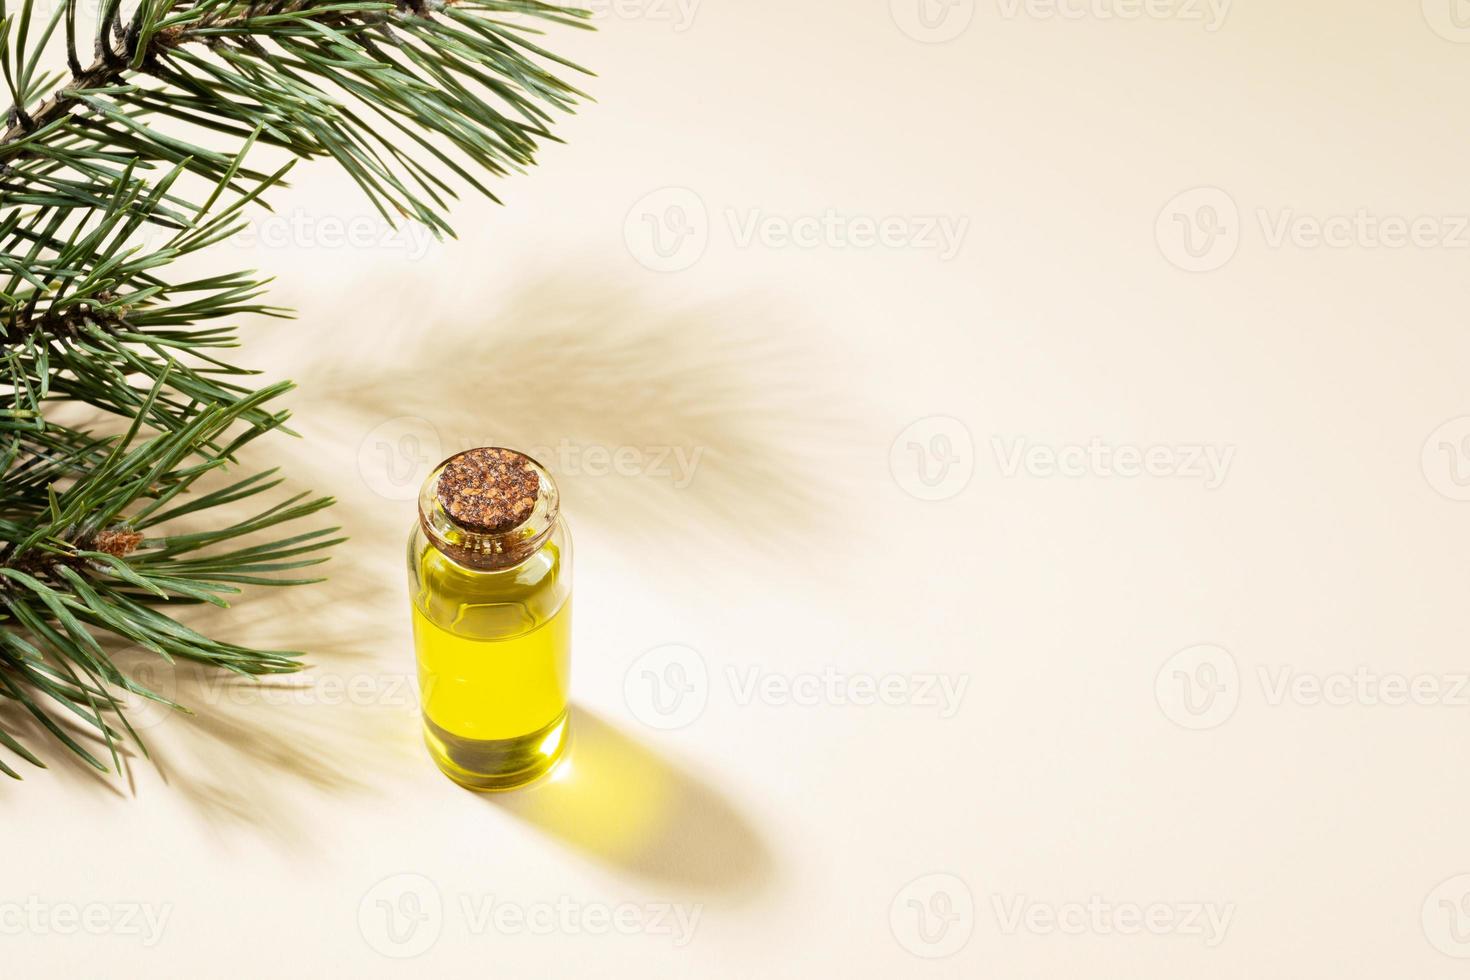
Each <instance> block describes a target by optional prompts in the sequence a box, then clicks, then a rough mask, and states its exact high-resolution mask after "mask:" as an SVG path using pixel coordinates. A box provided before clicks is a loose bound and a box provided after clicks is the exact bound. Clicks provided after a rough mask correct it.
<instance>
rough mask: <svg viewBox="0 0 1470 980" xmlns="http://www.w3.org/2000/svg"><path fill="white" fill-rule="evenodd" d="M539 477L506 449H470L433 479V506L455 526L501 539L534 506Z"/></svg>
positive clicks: (530, 464)
mask: <svg viewBox="0 0 1470 980" xmlns="http://www.w3.org/2000/svg"><path fill="white" fill-rule="evenodd" d="M540 489H541V477H540V475H539V474H538V472H537V469H536V464H535V463H534V462H532V461H531V459H530V457H528V456H524V455H522V454H521V453H518V452H513V451H512V450H509V449H472V450H470V451H469V452H465V453H460V454H459V455H458V456H455V457H454V458H453V459H451V460H450V461H449V463H448V464H447V465H446V466H445V467H444V471H443V473H442V474H440V476H439V490H438V497H439V503H440V504H442V505H443V506H444V510H445V511H446V512H447V513H448V514H449V516H450V517H451V518H452V519H453V520H454V522H455V523H456V524H458V525H459V526H460V527H462V528H464V529H465V530H467V531H473V532H476V533H479V534H503V533H505V532H506V531H511V530H514V529H515V528H517V527H519V526H520V525H521V524H523V523H525V521H526V518H528V517H530V516H531V512H532V510H534V509H535V507H536V497H537V495H538V494H539V493H540Z"/></svg>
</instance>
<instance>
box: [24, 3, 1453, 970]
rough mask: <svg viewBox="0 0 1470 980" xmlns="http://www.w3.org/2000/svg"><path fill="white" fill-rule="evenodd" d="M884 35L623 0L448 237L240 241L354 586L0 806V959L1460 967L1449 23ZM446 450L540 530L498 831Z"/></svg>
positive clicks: (266, 598) (896, 23) (1133, 24)
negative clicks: (123, 747) (438, 617)
mask: <svg viewBox="0 0 1470 980" xmlns="http://www.w3.org/2000/svg"><path fill="white" fill-rule="evenodd" d="M925 3H927V4H928V6H926V7H924V8H922V9H921V8H920V7H919V6H918V0H893V2H892V4H890V3H889V2H888V0H860V2H855V3H841V4H838V3H812V2H807V3H797V4H791V3H777V2H774V0H746V2H742V3H735V2H729V0H702V2H696V0H683V6H680V5H679V3H678V2H677V0H622V2H619V3H616V4H611V3H609V4H604V5H603V6H602V7H601V8H600V12H599V17H598V22H599V25H600V27H601V29H602V30H601V32H600V33H599V34H597V35H585V36H582V35H578V36H572V37H562V38H558V39H556V41H555V42H554V43H553V47H556V48H557V49H558V50H565V51H569V52H571V53H572V54H574V55H575V56H576V57H577V58H579V59H580V60H582V61H584V62H585V63H587V64H589V65H590V66H592V67H594V68H596V69H597V70H598V72H599V73H600V77H599V78H597V79H595V80H593V81H592V82H590V83H589V88H590V91H591V92H592V93H593V94H594V95H595V96H596V97H597V98H598V103H597V104H596V105H593V106H590V107H588V108H587V109H586V110H585V111H584V112H583V113H582V114H581V115H580V116H578V117H577V118H576V119H574V120H572V121H571V122H570V123H568V124H567V125H566V126H565V127H564V128H563V130H562V134H563V135H564V136H565V137H566V139H567V140H568V145H567V146H558V147H553V148H551V149H550V150H548V152H546V154H545V155H544V158H543V162H542V166H541V167H540V168H539V170H538V171H537V172H536V173H534V174H533V175H531V176H529V177H527V178H520V179H516V180H514V181H511V182H509V183H505V184H503V185H502V188H501V190H502V193H503V195H504V197H505V201H506V206H505V207H504V208H495V207H493V206H490V205H488V204H483V203H481V202H477V201H466V202H465V203H464V206H462V207H461V208H460V209H459V211H458V212H457V214H456V220H455V224H456V227H457V228H458V229H460V232H461V238H460V240H459V241H458V242H453V243H447V244H442V245H441V244H432V243H428V242H425V241H423V240H422V239H421V238H419V237H415V236H413V235H412V234H411V233H403V234H402V235H397V236H389V234H388V232H387V230H386V229H384V228H383V227H382V226H381V225H380V224H378V223H377V222H376V219H374V218H373V217H372V216H371V213H370V212H369V211H368V209H367V207H366V205H365V204H364V203H363V202H362V200H361V199H360V198H359V197H358V196H357V195H356V193H355V191H354V190H353V189H352V188H350V187H349V186H347V184H346V183H345V181H344V180H343V179H342V178H341V177H340V176H339V175H337V174H335V173H334V172H333V171H332V169H331V168H330V167H329V166H325V165H323V166H316V167H314V168H306V169H304V170H301V171H298V173H299V174H300V178H299V179H298V181H297V183H296V186H295V187H294V188H293V189H292V190H291V191H289V192H287V193H285V194H282V195H279V196H278V197H277V206H278V209H279V213H280V215H281V217H280V218H278V219H274V220H273V221H264V222H262V224H261V225H260V226H259V228H258V234H257V235H256V236H254V237H253V238H252V239H251V240H249V241H246V242H242V243H239V244H237V245H235V246H226V247H225V249H224V251H226V252H228V251H229V250H230V249H231V248H234V249H236V253H232V254H229V255H222V256H221V261H227V262H229V263H230V264H233V265H253V266H258V267H260V268H264V269H268V270H270V271H271V272H272V273H274V274H275V275H277V276H278V288H277V290H276V293H275V298H277V299H278V300H281V301H283V302H288V303H291V304H293V305H295V306H297V307H298V308H299V309H300V312H301V316H300V319H299V320H297V321H294V322H290V323H271V324H263V325H258V326H252V328H251V329H250V330H249V331H247V334H246V336H247V345H246V349H245V351H244V352H243V357H244V358H245V359H247V360H250V361H252V362H253V363H257V364H260V365H262V366H264V367H266V368H267V370H268V373H269V374H271V375H281V376H290V377H294V378H296V379H297V380H298V381H300V382H301V385H302V387H301V390H300V391H299V392H297V393H296V394H295V395H293V396H292V405H293V407H294V408H295V409H296V411H297V413H298V420H299V428H300V429H301V431H302V433H303V438H302V439H301V440H299V441H291V440H284V439H283V440H276V441H275V442H274V444H273V445H272V446H271V447H269V449H266V450H263V451H262V452H261V453H259V454H257V457H256V459H255V460H254V462H264V461H270V462H280V463H282V464H283V465H284V466H285V467H286V469H287V471H288V472H289V473H290V475H291V477H292V480H293V483H296V484H300V485H301V486H309V487H313V488H316V489H318V490H321V491H325V492H331V493H334V494H336V495H338V496H339V497H340V499H341V503H340V506H339V507H338V508H337V511H336V521H338V522H340V523H342V524H343V525H344V526H345V527H346V528H347V530H348V531H349V532H350V533H351V535H352V540H351V542H350V543H349V544H347V545H346V546H344V547H342V548H340V549H339V550H338V551H337V556H336V559H335V561H334V562H333V564H332V566H331V574H332V580H331V582H330V583H329V584H326V585H323V586H319V587H317V588H315V589H312V590H301V591H297V592H294V593H277V592H261V593H257V594H254V595H252V596H250V597H249V598H248V599H247V600H246V601H245V602H244V603H243V604H242V606H241V608H240V609H239V611H238V612H237V613H236V614H235V615H234V616H233V617H232V618H220V619H216V620H213V621H212V625H213V628H215V629H217V630H224V631H228V635H230V636H233V637H238V638H242V639H248V640H251V641H252V642H260V643H273V642H276V643H285V644H288V645H292V646H300V645H306V646H308V647H310V648H312V649H313V650H314V651H315V652H316V653H315V657H314V661H315V663H316V664H317V667H316V668H315V670H314V671H313V672H312V673H311V674H310V675H308V676H307V677H306V678H305V679H302V680H298V681H293V682H288V684H286V685H284V686H279V687H274V688H268V689H253V688H250V687H242V686H238V685H232V684H228V683H225V682H222V681H220V680H218V679H215V678H200V677H197V676H195V675H193V674H191V673H185V674H184V675H183V676H179V677H170V676H160V675H155V676H156V677H157V680H158V682H159V683H162V684H166V685H172V687H173V689H175V690H177V692H178V696H179V697H180V699H181V700H183V701H185V702H186V703H189V704H192V705H195V706H197V707H198V708H199V709H200V715H199V716H198V717H197V718H194V719H190V718H184V717H171V716H161V715H158V714H157V713H156V712H155V713H152V714H149V713H148V712H146V711H145V712H144V717H143V721H144V723H145V725H146V727H145V729H144V734H145V737H146V738H147V739H148V740H149V744H150V746H152V748H153V750H154V755H155V758H156V760H157V763H158V767H157V769H155V768H154V767H153V766H151V765H150V764H148V763H147V762H146V761H143V760H135V761H134V763H133V765H132V766H131V775H130V778H128V779H125V780H112V781H108V780H103V779H98V778H94V777H93V776H91V775H89V774H87V773H84V772H81V771H79V770H77V769H76V768H75V767H73V766H71V765H69V764H68V763H67V762H66V761H65V760H64V759H62V758H61V757H60V756H57V755H55V754H53V755H52V758H54V759H55V761H56V765H55V766H54V767H53V769H52V770H51V771H50V772H47V773H35V774H29V775H28V778H27V780H26V782H25V784H24V785H21V786H10V787H5V789H4V792H3V795H0V820H3V826H4V827H5V828H6V837H7V842H8V844H7V846H6V848H5V858H4V861H3V869H0V954H3V956H4V959H5V962H6V963H7V965H8V967H7V968H8V972H13V973H14V974H15V975H17V976H21V975H24V976H28V977H31V976H35V977H44V976H56V977H62V976H76V975H79V973H80V974H88V975H97V972H98V971H99V970H102V971H103V972H105V973H106V974H107V975H110V976H178V975H190V976H241V977H245V976H292V977H294V976H301V977H307V976H361V977H370V976H384V977H387V976H432V975H445V976H460V975H490V976H498V977H580V976H587V975H598V976H606V977H619V976H629V977H631V976H638V977H684V976H709V977H751V976H769V977H809V976H814V975H820V976H827V975H830V976H843V977H899V976H903V977H950V976H953V977H961V976H963V977H996V978H1028V977H1035V978H1042V977H1062V976H1097V977H1130V978H1131V977H1181V976H1187V977H1191V978H1200V980H1203V978H1214V977H1220V978H1224V977H1242V976H1250V977H1257V978H1264V977H1299V976H1332V977H1344V978H1345V977H1364V978H1368V977H1384V976H1414V977H1418V978H1426V980H1427V978H1434V977H1451V976H1460V975H1462V974H1463V971H1464V969H1465V962H1464V959H1465V958H1466V957H1470V878H1467V877H1462V876H1464V875H1466V874H1467V873H1470V843H1467V838H1466V832H1465V825H1464V819H1463V817H1464V814H1465V812H1466V810H1467V806H1470V783H1467V779H1466V777H1465V774H1464V768H1465V767H1464V765H1463V760H1464V754H1465V753H1464V749H1465V739H1466V734H1465V733H1466V731H1467V729H1466V719H1467V717H1470V685H1467V684H1466V681H1465V678H1466V676H1467V672H1470V656H1467V650H1466V644H1465V631H1464V626H1463V623H1464V610H1465V601H1464V595H1465V591H1466V588H1467V586H1470V563H1467V560H1466V557H1465V556H1466V554H1467V545H1470V502H1466V501H1467V500H1470V441H1467V437H1470V419H1467V417H1470V390H1467V387H1466V384H1465V377H1466V372H1467V369H1470V367H1467V366H1470V334H1467V333H1466V331H1465V329H1464V310H1465V306H1466V298H1467V296H1466V294H1467V283H1470V278H1467V276H1466V274H1465V273H1466V262H1467V260H1470V229H1467V225H1466V221H1467V219H1466V215H1467V214H1470V204H1467V201H1466V197H1465V190H1464V188H1465V173H1464V170H1465V160H1466V159H1470V130H1467V128H1466V127H1465V126H1464V125H1462V124H1461V121H1460V118H1459V117H1460V115H1461V108H1462V105H1463V100H1464V92H1465V90H1466V83H1467V81H1470V10H1466V9H1465V8H1464V5H1463V4H1460V5H1458V7H1457V6H1455V5H1453V4H1452V2H1451V0H1443V2H1437V0H1425V3H1424V4H1423V5H1422V7H1421V5H1420V4H1419V3H1417V2H1413V0H1403V2H1395V3H1367V2H1357V3H1327V2H1325V0H1323V2H1318V0H1297V2H1293V3H1273V2H1266V0H1237V2H1234V3H1230V4H1223V5H1222V4H1220V3H1216V4H1215V5H1214V6H1211V5H1210V4H1208V3H1204V2H1200V3H1193V2H1188V3H1186V2H1185V0H1176V2H1172V3H1170V2H1164V0H1152V2H1149V3H1136V2H1134V3H1130V2H1129V0H1085V2H1084V0H1066V2H1063V3H1061V4H1060V5H1059V6H1054V5H1048V4H1046V3H1044V2H1043V0H1033V2H1031V3H1026V2H1016V3H1012V2H1010V0H948V2H942V0H925ZM921 13H922V14H923V16H922V17H921V16H920V14H921ZM349 232H350V233H351V234H348V233H349ZM946 236H948V237H946ZM344 238H350V239H351V240H350V241H344ZM481 443H501V444H511V445H520V446H536V447H547V448H548V449H550V450H552V456H551V458H550V459H549V460H548V462H549V463H550V464H551V465H552V466H553V468H554V469H556V470H557V472H558V474H559V476H560V478H561V481H562V483H563V486H564V490H565V495H566V500H567V508H568V512H569V514H570V516H571V520H572V522H573V529H574V533H575V536H576V544H577V559H576V560H577V569H576V574H577V584H576V589H577V612H576V625H575V635H576V650H575V678H574V679H575V684H574V690H575V700H576V705H577V710H578V719H577V722H576V725H577V730H576V738H577V743H576V748H575V750H574V755H573V761H572V765H571V767H570V769H568V770H565V771H563V772H562V773H561V774H560V776H561V778H560V779H559V780H558V781H556V782H553V783H549V784H546V785H544V786H542V787H539V788H537V789H535V790H532V791H528V792H525V793H522V794H518V795H515V796H511V797H503V798H501V797H497V798H480V797H476V796H473V795H470V794H467V793H465V792H463V791H460V790H458V789H456V788H455V787H454V786H452V785H451V784H450V783H449V782H447V781H446V780H444V779H443V778H442V777H440V776H439V775H438V773H437V772H436V771H435V770H434V769H433V767H432V766H431V764H430V763H429V761H428V759H427V757H426V756H425V754H424V752H423V750H422V748H421V746H420V744H419V742H418V733H417V730H416V709H415V705H414V690H413V681H412V677H411V666H412V658H411V651H410V647H409V640H408V620H407V606H406V599H405V596H404V586H403V577H404V573H403V568H402V563H403V557H402V549H403V541H404V536H405V534H406V532H407V529H408V526H409V522H410V520H411V515H412V507H411V504H410V503H408V502H407V501H406V500H405V499H404V498H405V497H406V496H408V494H409V493H411V488H412V487H414V486H416V485H417V482H418V480H419V479H420V477H421V476H422V474H423V472H424V471H425V470H426V468H427V467H428V465H429V464H430V463H432V462H434V461H436V460H437V458H439V457H440V456H442V455H446V454H448V453H449V452H452V451H455V450H458V449H462V448H466V447H468V446H471V445H476V444H481ZM614 464H616V465H614ZM150 923H151V924H150Z"/></svg>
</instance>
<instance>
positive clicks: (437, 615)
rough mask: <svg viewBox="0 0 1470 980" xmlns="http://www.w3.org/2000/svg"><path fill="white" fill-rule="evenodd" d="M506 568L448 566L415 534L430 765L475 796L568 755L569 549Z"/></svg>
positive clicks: (540, 551) (551, 541)
mask: <svg viewBox="0 0 1470 980" xmlns="http://www.w3.org/2000/svg"><path fill="white" fill-rule="evenodd" d="M554 520H555V526H554V527H553V528H552V529H551V531H550V534H549V535H547V537H546V540H545V541H544V542H543V543H542V544H541V545H540V547H539V548H537V550H536V551H534V552H533V553H532V554H530V555H529V556H528V557H526V558H524V559H522V560H521V561H519V562H517V563H516V564H513V565H510V566H508V567H498V568H484V569H482V568H476V567H470V566H467V565H464V564H461V563H460V562H457V561H455V560H454V559H453V558H451V557H450V556H449V555H447V554H445V553H444V552H443V551H441V550H440V549H439V548H437V547H435V545H434V543H433V542H432V541H430V540H429V538H428V537H427V536H426V535H425V534H424V531H423V528H422V527H421V526H420V525H418V524H415V526H414V530H413V533H412V535H411V536H410V538H409V549H408V565H409V591H410V595H411V596H412V598H413V637H414V650H415V654H416V657H417V661H418V677H419V695H420V702H421V705H422V709H423V725H424V740H425V742H426V743H427V745H428V748H429V754H430V755H431V756H432V757H433V759H434V762H435V763H436V764H437V765H438V766H439V768H440V769H441V770H442V771H443V772H444V774H445V775H447V776H449V778H450V779H453V780H454V781H455V782H457V783H459V784H460V785H462V786H466V787H468V788H470V789H475V790H502V789H513V788H515V787H517V786H521V785H524V784H525V783H528V782H530V781H532V780H534V779H536V778H537V777H539V776H541V775H543V774H545V773H546V772H548V771H549V770H550V769H551V768H552V767H553V766H554V765H555V764H556V762H557V761H558V760H559V759H560V758H561V756H562V754H563V753H564V752H565V751H566V746H567V740H568V735H569V731H568V727H567V704H568V689H569V682H570V674H571V627H572V622H571V617H572V604H571V591H572V590H571V585H572V575H571V557H572V553H571V537H570V535H569V534H568V533H567V530H566V525H565V523H564V522H563V521H562V520H561V518H560V517H559V516H558V517H556V518H554Z"/></svg>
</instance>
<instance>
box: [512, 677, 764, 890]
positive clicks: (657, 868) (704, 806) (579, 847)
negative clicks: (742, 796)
mask: <svg viewBox="0 0 1470 980" xmlns="http://www.w3.org/2000/svg"><path fill="white" fill-rule="evenodd" d="M486 799H487V800H488V801H489V802H490V803H491V804H492V805H493V806H495V807H497V808H498V809H500V810H503V811H505V812H506V813H509V814H511V815H512V816H514V817H516V818H517V819H519V820H521V821H523V822H525V823H527V824H530V825H532V826H534V827H535V828H537V829H538V830H540V831H541V832H542V833H544V834H546V835H548V836H550V837H552V838H554V839H556V840H558V841H560V842H561V843H563V844H565V845H566V846H568V847H570V848H572V849H574V850H576V851H579V852H581V853H582V854H584V855H585V856H587V857H589V858H591V859H592V860H594V861H596V862H597V863H600V864H603V865H607V866H610V867H613V868H615V869H617V870H619V871H622V872H626V873H630V874H633V875H636V876H637V877H639V878H643V879H645V880H647V881H651V882H657V883H660V884H670V885H676V886H680V887H685V888H690V889H694V890H698V891H706V892H718V893H721V894H727V895H735V896H740V895H748V894H751V893H754V892H756V891H759V890H760V889H762V888H763V887H764V886H765V885H766V883H767V882H768V881H769V879H770V876H771V872H772V862H771V857H770V853H769V851H768V850H767V848H766V845H765V842H764V841H763V840H762V839H761V837H760V835H759V834H758V833H757V831H756V830H755V828H754V827H753V826H752V825H751V824H750V822H749V821H747V820H746V819H745V817H744V816H743V815H742V814H741V813H740V812H739V811H738V810H737V809H736V808H735V807H734V806H732V805H731V804H730V802H729V801H728V800H726V799H725V798H724V797H723V796H722V795H720V793H718V792H717V791H716V790H714V789H713V788H712V787H710V786H708V785H707V784H705V783H704V782H703V781H701V780H700V779H699V778H697V777H696V776H694V775H693V774H691V773H689V772H687V771H685V770H684V769H682V768H680V767H679V766H677V765H675V764H674V763H672V762H670V761H668V760H667V759H664V758H663V757H661V756H660V755H658V753H656V752H654V751H653V750H652V749H650V748H649V747H648V746H646V745H644V744H643V743H642V742H640V741H638V740H637V739H635V738H633V737H632V736H631V735H629V734H627V733H626V732H623V731H621V730H620V729H618V728H616V727H615V726H613V725H611V724H609V723H608V722H607V721H606V720H604V719H603V718H601V717H599V716H598V715H597V714H595V713H594V712H592V711H589V710H587V709H586V708H583V707H580V706H574V707H573V708H572V743H571V747H570V749H569V750H568V752H567V755H566V757H565V758H564V759H563V760H562V761H561V762H560V763H559V764H558V765H557V767H556V769H555V770H554V771H553V772H552V773H551V774H550V775H548V776H547V777H546V778H544V779H542V780H541V781H540V782H538V783H535V784H532V785H531V786H528V787H526V788H525V789H522V790H518V791H516V792H513V793H494V794H487V795H486Z"/></svg>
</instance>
